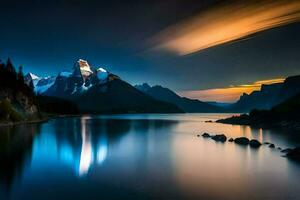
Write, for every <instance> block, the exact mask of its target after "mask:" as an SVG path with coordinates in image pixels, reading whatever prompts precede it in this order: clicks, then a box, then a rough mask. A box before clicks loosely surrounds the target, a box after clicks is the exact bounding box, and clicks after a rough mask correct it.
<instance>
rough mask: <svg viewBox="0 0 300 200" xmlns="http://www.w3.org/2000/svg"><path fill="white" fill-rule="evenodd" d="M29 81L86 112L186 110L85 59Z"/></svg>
mask: <svg viewBox="0 0 300 200" xmlns="http://www.w3.org/2000/svg"><path fill="white" fill-rule="evenodd" d="M25 82H27V83H29V82H33V84H34V91H35V92H36V94H38V95H41V96H49V97H56V98H62V99H66V100H69V101H72V102H73V103H75V104H76V105H77V107H78V108H79V110H80V111H81V112H84V113H182V112H184V111H183V110H182V109H180V108H178V107H177V106H176V105H174V104H172V103H168V102H164V101H160V100H157V99H154V98H152V97H151V96H149V95H146V94H144V93H143V92H141V91H139V90H137V89H136V88H135V87H133V86H131V85H130V84H129V83H127V82H126V81H124V80H122V79H121V78H120V77H119V76H117V75H115V74H113V73H111V72H109V71H107V70H106V69H104V68H102V67H99V68H94V67H92V66H90V65H89V63H88V62H87V61H85V60H82V59H79V60H78V61H76V62H75V64H74V66H73V69H71V70H70V71H62V72H60V73H59V74H58V75H57V76H56V77H51V76H48V77H44V78H40V77H38V76H36V75H34V74H32V73H29V74H27V75H26V76H25Z"/></svg>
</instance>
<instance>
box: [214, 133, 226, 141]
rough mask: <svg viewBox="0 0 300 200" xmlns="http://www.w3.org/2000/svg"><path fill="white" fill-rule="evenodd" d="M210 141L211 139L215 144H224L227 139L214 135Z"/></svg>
mask: <svg viewBox="0 0 300 200" xmlns="http://www.w3.org/2000/svg"><path fill="white" fill-rule="evenodd" d="M211 139H213V140H215V141H217V142H226V140H227V137H226V136H225V135H224V134H221V135H214V136H212V137H211Z"/></svg>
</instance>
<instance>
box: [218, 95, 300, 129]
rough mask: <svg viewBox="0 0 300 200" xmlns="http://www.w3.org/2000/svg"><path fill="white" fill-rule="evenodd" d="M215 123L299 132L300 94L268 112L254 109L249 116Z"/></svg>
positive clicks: (234, 117) (245, 115) (235, 117)
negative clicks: (286, 129) (277, 128)
mask: <svg viewBox="0 0 300 200" xmlns="http://www.w3.org/2000/svg"><path fill="white" fill-rule="evenodd" d="M217 122H220V123H226V124H238V125H253V126H257V127H281V128H289V129H295V130H300V93H298V94H297V95H295V96H293V97H291V98H289V99H287V100H285V101H284V102H282V103H280V104H278V105H276V106H274V107H272V108H271V109H269V110H257V109H254V110H252V111H251V112H250V113H249V115H247V114H244V115H241V116H233V117H231V118H227V119H221V120H218V121H217Z"/></svg>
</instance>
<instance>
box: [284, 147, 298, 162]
mask: <svg viewBox="0 0 300 200" xmlns="http://www.w3.org/2000/svg"><path fill="white" fill-rule="evenodd" d="M286 157H288V158H292V159H297V160H300V147H296V148H294V149H291V150H290V151H289V152H288V153H287V154H286Z"/></svg>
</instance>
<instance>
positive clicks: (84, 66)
mask: <svg viewBox="0 0 300 200" xmlns="http://www.w3.org/2000/svg"><path fill="white" fill-rule="evenodd" d="M74 68H75V70H76V69H78V68H79V70H80V73H81V75H82V77H83V79H84V80H86V79H87V78H88V77H89V76H91V75H92V74H93V71H92V69H91V67H90V65H89V63H88V62H87V61H86V60H82V59H79V60H78V61H77V62H76V63H75V67H74Z"/></svg>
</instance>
